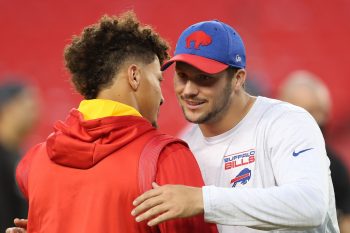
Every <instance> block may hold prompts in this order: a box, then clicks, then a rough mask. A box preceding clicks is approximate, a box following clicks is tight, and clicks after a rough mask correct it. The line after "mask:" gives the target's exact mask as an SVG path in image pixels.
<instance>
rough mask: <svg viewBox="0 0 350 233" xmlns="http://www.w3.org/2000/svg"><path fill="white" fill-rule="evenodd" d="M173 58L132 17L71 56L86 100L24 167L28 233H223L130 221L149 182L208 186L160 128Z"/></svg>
mask: <svg viewBox="0 0 350 233" xmlns="http://www.w3.org/2000/svg"><path fill="white" fill-rule="evenodd" d="M167 50H168V45H167V43H166V42H165V41H164V40H163V39H162V38H161V37H160V36H159V35H158V34H157V33H156V32H154V31H153V30H152V29H151V28H149V27H144V26H142V25H140V23H139V22H138V21H137V19H136V18H135V16H134V14H133V13H130V12H129V13H126V14H124V15H122V16H120V17H119V18H116V17H107V16H104V17H102V19H101V20H100V21H99V22H98V23H97V24H95V25H92V26H89V27H87V28H85V29H84V31H83V33H82V34H81V35H80V36H76V37H74V38H73V41H72V43H71V44H69V45H68V46H67V47H66V49H65V61H66V66H67V68H68V70H69V71H70V73H71V75H72V82H73V83H74V86H75V88H76V90H77V91H78V92H79V93H80V94H81V95H83V96H84V99H85V100H83V101H82V102H81V103H80V106H79V108H78V109H72V110H71V111H70V113H69V114H68V116H67V118H66V120H65V121H58V122H57V123H56V124H55V126H54V129H55V130H54V132H53V133H52V134H51V135H50V136H49V137H48V139H47V140H46V141H45V142H43V143H40V144H38V145H36V146H34V147H33V148H32V149H31V150H30V151H29V152H28V153H27V154H26V156H25V157H24V158H23V159H22V161H21V162H20V164H19V165H18V168H17V174H16V175H17V181H18V184H19V186H20V189H21V191H22V192H23V194H24V195H25V196H26V198H27V199H28V201H29V213H28V225H27V231H28V232H29V233H30V232H53V233H54V232H60V233H62V232H65V233H70V232H84V233H89V232H101V230H103V232H113V233H116V232H120V233H124V232H128V233H133V232H135V233H136V232H137V233H139V232H142V233H143V232H145V233H146V232H181V233H186V232H204V233H205V232H208V233H209V232H217V230H216V227H215V226H214V225H210V224H208V223H205V222H204V219H203V216H198V217H193V218H187V219H177V220H174V221H169V222H167V223H164V224H161V225H160V226H159V227H157V228H154V227H152V228H151V227H149V226H147V225H146V223H137V222H136V221H135V220H134V218H133V217H132V216H131V215H130V213H131V210H132V209H133V205H132V201H133V200H134V199H135V198H136V197H137V196H139V195H140V194H141V193H142V192H144V191H145V190H147V189H150V188H151V183H152V181H156V182H157V183H159V184H168V183H170V184H185V185H191V186H197V187H200V186H202V185H203V180H202V178H201V174H200V170H199V167H198V165H197V163H196V160H195V158H194V156H193V155H192V153H191V152H190V150H189V149H188V147H187V145H186V144H185V143H184V142H182V141H180V140H178V139H175V138H172V137H171V136H168V135H165V134H162V133H160V132H159V131H157V129H156V127H155V126H156V125H157V115H158V111H159V107H160V105H161V104H162V102H163V96H162V92H161V88H160V82H161V81H162V73H161V70H160V66H161V64H162V63H163V61H164V60H165V59H167V58H168V53H167ZM158 156H159V157H158Z"/></svg>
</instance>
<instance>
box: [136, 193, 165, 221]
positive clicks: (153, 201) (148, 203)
mask: <svg viewBox="0 0 350 233" xmlns="http://www.w3.org/2000/svg"><path fill="white" fill-rule="evenodd" d="M162 203H163V201H162V198H161V197H160V196H159V195H158V196H151V197H150V198H148V199H146V200H145V201H143V202H142V203H140V204H139V205H138V206H137V207H135V208H134V209H133V210H132V211H131V215H133V216H137V215H139V214H140V213H143V212H145V211H147V210H149V209H151V208H154V207H156V206H158V205H160V204H162ZM152 213H153V212H152ZM153 215H154V214H153ZM153 215H152V216H153ZM136 221H137V219H136ZM140 221H142V220H140ZM138 222H139V221H138Z"/></svg>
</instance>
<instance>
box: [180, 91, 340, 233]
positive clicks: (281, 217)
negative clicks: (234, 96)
mask: <svg viewBox="0 0 350 233" xmlns="http://www.w3.org/2000/svg"><path fill="white" fill-rule="evenodd" d="M183 139H184V140H185V141H187V142H188V144H189V146H190V148H191V150H192V151H193V153H194V155H195V157H196V159H197V161H198V164H199V166H200V168H201V172H202V175H203V178H204V181H205V184H206V186H205V187H203V199H204V212H205V219H206V220H207V221H209V222H215V223H218V228H219V231H220V232H221V233H228V232H230V233H231V232H239V233H245V232H247V233H250V232H259V230H273V231H274V232H279V231H281V230H283V231H284V232H285V231H287V232H293V231H299V232H300V230H301V231H302V232H310V233H311V232H318V233H319V232H339V227H338V222H337V218H336V209H335V199H334V191H333V184H332V180H331V176H330V170H329V159H328V157H327V154H326V150H325V144H324V139H323V136H322V133H321V131H320V129H319V127H318V126H317V124H316V122H315V121H314V119H313V118H312V116H311V115H310V114H309V113H308V112H306V111H305V110H304V109H302V108H299V107H296V106H294V105H291V104H288V103H285V102H281V101H278V100H273V99H269V98H265V97H258V98H257V100H256V102H255V103H254V105H253V107H252V108H251V110H250V111H249V112H248V114H247V115H246V116H245V117H244V118H243V119H242V120H241V122H239V123H238V124H237V125H236V126H235V127H234V128H232V129H231V130H229V131H227V132H225V133H223V134H221V135H218V136H214V137H209V138H208V137H204V136H203V135H202V133H201V131H200V129H199V127H198V125H194V126H193V127H192V128H191V129H190V130H189V131H187V133H186V134H185V135H184V136H183Z"/></svg>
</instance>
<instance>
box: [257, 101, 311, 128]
mask: <svg viewBox="0 0 350 233" xmlns="http://www.w3.org/2000/svg"><path fill="white" fill-rule="evenodd" d="M259 105H260V111H261V114H262V117H261V120H262V121H263V122H264V123H267V124H276V123H278V122H286V123H287V122H290V121H292V122H294V123H295V122H300V123H301V122H308V123H310V122H312V124H314V123H315V120H314V118H313V117H312V116H311V115H310V113H308V112H307V111H306V110H305V109H303V108H301V107H298V106H295V105H293V104H290V103H287V102H284V101H280V100H276V99H271V98H266V97H260V102H259Z"/></svg>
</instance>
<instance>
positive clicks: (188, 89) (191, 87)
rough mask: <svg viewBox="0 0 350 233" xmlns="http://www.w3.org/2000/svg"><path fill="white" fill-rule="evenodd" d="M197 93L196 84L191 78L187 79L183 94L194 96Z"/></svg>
mask: <svg viewBox="0 0 350 233" xmlns="http://www.w3.org/2000/svg"><path fill="white" fill-rule="evenodd" d="M197 94H198V86H197V85H196V84H195V83H194V82H192V81H191V80H187V82H186V83H185V86H184V90H183V95H184V96H196V95H197Z"/></svg>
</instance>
